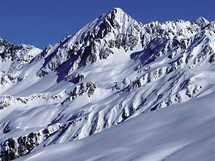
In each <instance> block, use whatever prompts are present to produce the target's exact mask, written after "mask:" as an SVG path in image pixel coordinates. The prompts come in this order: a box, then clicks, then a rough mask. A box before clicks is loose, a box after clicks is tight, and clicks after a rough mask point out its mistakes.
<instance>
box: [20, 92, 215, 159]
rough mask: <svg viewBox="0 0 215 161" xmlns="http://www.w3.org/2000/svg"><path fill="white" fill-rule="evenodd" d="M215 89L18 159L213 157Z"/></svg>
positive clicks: (214, 144) (214, 147)
mask: <svg viewBox="0 0 215 161" xmlns="http://www.w3.org/2000/svg"><path fill="white" fill-rule="evenodd" d="M214 100H215V93H212V94H210V95H207V96H204V97H201V98H197V99H193V100H192V101H188V102H186V103H182V104H177V105H171V106H169V107H168V108H165V109H161V110H157V111H155V112H151V113H146V114H144V115H141V116H138V117H135V118H133V119H131V120H129V121H126V122H124V123H122V124H120V125H118V126H115V127H113V128H111V129H108V130H105V131H103V132H101V133H98V134H95V135H93V136H89V137H87V138H84V139H81V140H78V141H74V142H70V143H62V144H54V145H51V146H48V147H45V148H44V149H41V150H38V151H37V150H35V151H33V152H32V153H31V154H29V155H27V156H26V157H23V158H21V159H17V161H47V160H50V161H58V160H64V161H73V160H74V161H77V160H83V161H97V160H99V161H111V160H117V161H130V160H134V161H149V160H150V161H181V160H183V161H212V160H215V153H214V150H215V108H214V107H215V101H214Z"/></svg>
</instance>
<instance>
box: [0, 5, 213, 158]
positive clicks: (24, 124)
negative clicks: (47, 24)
mask: <svg viewBox="0 0 215 161" xmlns="http://www.w3.org/2000/svg"><path fill="white" fill-rule="evenodd" d="M214 46H215V23H214V22H209V21H207V20H206V19H204V18H202V17H201V18H199V19H197V20H196V21H195V22H189V21H184V20H176V21H168V22H164V23H159V22H152V23H149V24H142V23H139V22H137V21H135V20H134V19H132V18H131V17H130V16H128V15H127V14H126V13H124V12H123V11H122V10H121V9H119V8H115V9H113V10H112V11H111V12H109V13H107V14H105V15H103V16H101V17H100V18H98V19H96V20H94V21H93V22H91V23H89V24H88V25H87V26H85V27H84V28H82V29H81V30H80V31H79V32H77V33H76V34H74V35H72V36H68V37H66V38H65V39H63V40H62V41H60V42H59V43H57V44H55V45H48V46H47V47H46V48H45V49H44V50H43V51H42V50H40V49H37V48H35V47H33V46H29V45H13V44H11V43H9V42H7V41H5V40H2V39H1V40H0V112H1V113H0V114H2V116H3V118H2V119H1V120H0V142H1V158H2V160H3V161H6V160H12V159H15V158H18V157H21V156H23V155H27V154H28V153H30V152H31V151H32V150H33V149H34V148H42V147H44V146H49V145H51V144H57V143H61V142H67V141H73V140H77V139H81V138H84V137H87V136H89V135H93V134H95V133H98V132H101V131H103V130H105V129H108V128H111V127H112V126H115V125H117V124H120V123H122V122H123V121H126V120H127V119H130V118H132V117H135V116H137V115H140V114H144V113H146V112H149V111H154V110H157V109H160V108H164V107H167V106H169V105H171V104H176V103H182V102H185V101H188V100H190V99H194V98H196V97H201V96H204V95H207V94H209V93H212V92H214V91H215V82H214V79H215V75H214V71H215V48H214ZM9 115H11V116H13V117H12V118H13V119H11V118H10V117H9Z"/></svg>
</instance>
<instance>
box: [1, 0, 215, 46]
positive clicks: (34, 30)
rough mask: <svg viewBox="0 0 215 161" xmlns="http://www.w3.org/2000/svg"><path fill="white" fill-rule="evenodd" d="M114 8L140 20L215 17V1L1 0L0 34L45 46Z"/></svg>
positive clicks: (18, 40)
mask: <svg viewBox="0 0 215 161" xmlns="http://www.w3.org/2000/svg"><path fill="white" fill-rule="evenodd" d="M113 7H120V8H122V9H123V10H124V11H125V12H126V13H128V14H129V15H130V16H131V17H133V18H135V19H136V20H138V21H141V22H142V23H148V22H151V21H155V20H158V21H166V20H175V19H185V20H191V21H194V20H195V19H197V18H198V17H200V16H203V17H205V18H206V19H208V20H210V21H212V20H215V0H177V1H176V0H147V1H146V0H0V37H2V38H3V39H7V40H9V41H10V42H12V43H15V44H20V43H26V44H32V45H35V46H37V47H39V48H45V46H47V45H48V44H54V43H56V42H58V41H60V40H61V39H63V38H64V37H65V36H67V35H70V34H73V33H75V32H76V31H78V30H79V29H80V28H81V27H83V26H84V25H86V24H87V23H88V22H90V21H92V20H94V19H95V18H97V17H98V16H100V15H102V14H103V13H106V12H109V11H110V10H111V9H112V8H113Z"/></svg>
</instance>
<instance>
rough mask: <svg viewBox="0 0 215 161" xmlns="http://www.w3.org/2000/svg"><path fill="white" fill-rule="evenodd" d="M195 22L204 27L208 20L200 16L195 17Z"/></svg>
mask: <svg viewBox="0 0 215 161" xmlns="http://www.w3.org/2000/svg"><path fill="white" fill-rule="evenodd" d="M195 23H196V24H197V25H199V26H201V27H204V26H206V25H207V24H209V21H208V20H207V19H206V18H204V17H202V16H201V17H199V18H197V19H196V21H195Z"/></svg>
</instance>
